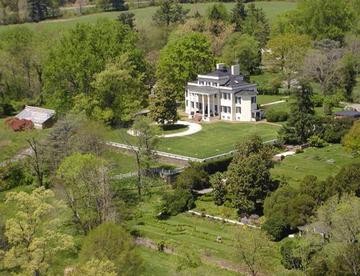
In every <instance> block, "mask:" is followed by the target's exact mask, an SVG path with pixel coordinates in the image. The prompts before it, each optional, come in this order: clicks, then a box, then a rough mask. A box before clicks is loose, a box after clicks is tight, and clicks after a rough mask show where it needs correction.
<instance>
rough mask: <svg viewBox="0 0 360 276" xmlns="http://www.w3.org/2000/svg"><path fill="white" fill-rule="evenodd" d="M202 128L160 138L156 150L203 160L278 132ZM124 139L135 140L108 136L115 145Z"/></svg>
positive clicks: (119, 133) (262, 127)
mask: <svg viewBox="0 0 360 276" xmlns="http://www.w3.org/2000/svg"><path fill="white" fill-rule="evenodd" d="M202 127H203V128H202V130H201V131H200V132H198V133H196V134H193V135H189V136H184V137H174V138H161V139H160V142H159V144H158V147H157V149H158V150H160V151H166V152H170V153H175V154H180V155H185V156H191V157H197V158H205V157H210V156H214V155H217V154H221V153H225V152H229V151H231V150H233V149H234V147H235V145H236V144H237V143H238V142H240V141H241V140H243V139H244V138H245V137H247V136H249V135H252V134H257V135H260V136H261V137H262V138H263V140H264V141H269V140H272V139H275V138H276V137H277V130H278V129H279V127H278V126H274V125H269V124H265V123H257V124H255V123H226V122H214V123H204V124H202ZM124 137H126V140H133V139H134V137H131V136H129V135H127V134H126V131H125V130H124V129H122V130H113V131H111V132H109V133H108V135H107V139H108V140H110V141H115V142H116V141H117V142H124Z"/></svg>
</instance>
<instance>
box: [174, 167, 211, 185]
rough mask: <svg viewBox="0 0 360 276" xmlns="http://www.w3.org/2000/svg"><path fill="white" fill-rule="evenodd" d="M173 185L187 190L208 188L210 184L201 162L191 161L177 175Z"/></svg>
mask: <svg viewBox="0 0 360 276" xmlns="http://www.w3.org/2000/svg"><path fill="white" fill-rule="evenodd" d="M175 186H176V187H178V188H181V189H189V190H201V189H204V188H208V187H209V186H210V184H209V175H208V173H207V172H206V171H205V170H204V169H203V167H202V165H201V164H198V163H193V164H191V166H190V167H188V168H186V169H185V170H184V171H183V172H182V173H181V174H180V175H179V176H178V177H177V179H176V184H175Z"/></svg>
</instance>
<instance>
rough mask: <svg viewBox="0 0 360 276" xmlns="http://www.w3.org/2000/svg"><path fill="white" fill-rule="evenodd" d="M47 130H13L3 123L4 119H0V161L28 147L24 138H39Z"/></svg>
mask: <svg viewBox="0 0 360 276" xmlns="http://www.w3.org/2000/svg"><path fill="white" fill-rule="evenodd" d="M47 133H48V130H35V129H34V130H28V131H21V132H14V131H13V130H11V129H10V128H8V127H7V126H6V125H5V119H0V162H2V161H5V160H7V159H9V158H12V157H13V156H14V155H16V154H17V153H19V151H21V150H22V149H25V148H27V147H28V144H27V142H26V139H28V138H30V137H34V138H41V137H43V136H44V135H46V134H47Z"/></svg>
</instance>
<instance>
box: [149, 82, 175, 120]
mask: <svg viewBox="0 0 360 276" xmlns="http://www.w3.org/2000/svg"><path fill="white" fill-rule="evenodd" d="M175 91H176V89H175V87H174V86H173V85H171V84H169V83H166V82H164V81H161V80H160V81H158V82H157V83H156V84H155V86H154V88H153V94H152V95H151V97H150V116H151V118H152V119H153V120H154V121H155V122H158V123H160V124H174V123H175V122H176V121H177V119H178V114H177V103H176V94H175Z"/></svg>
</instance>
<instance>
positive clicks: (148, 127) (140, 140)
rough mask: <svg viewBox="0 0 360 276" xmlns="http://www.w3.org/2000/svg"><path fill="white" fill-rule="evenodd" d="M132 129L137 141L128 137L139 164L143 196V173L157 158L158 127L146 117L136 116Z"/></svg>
mask: <svg viewBox="0 0 360 276" xmlns="http://www.w3.org/2000/svg"><path fill="white" fill-rule="evenodd" d="M132 131H133V133H134V135H135V137H136V138H135V141H134V142H131V141H130V139H126V138H125V140H126V143H127V144H128V145H129V147H130V150H131V151H132V153H133V154H134V155H135V157H136V165H137V190H138V195H139V196H141V192H142V189H143V181H142V175H143V174H144V173H145V172H146V171H147V170H148V169H149V168H150V165H151V162H153V161H154V159H155V158H156V154H155V148H156V144H157V143H158V137H157V134H158V127H157V126H156V125H154V123H153V122H152V121H151V120H150V119H149V118H146V117H141V116H140V117H136V119H135V121H134V123H133V125H132Z"/></svg>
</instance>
